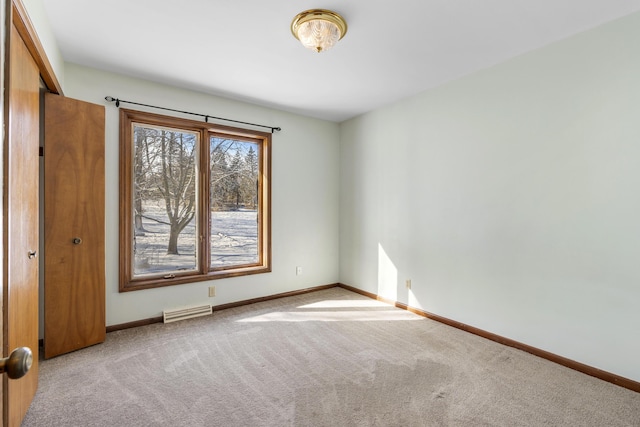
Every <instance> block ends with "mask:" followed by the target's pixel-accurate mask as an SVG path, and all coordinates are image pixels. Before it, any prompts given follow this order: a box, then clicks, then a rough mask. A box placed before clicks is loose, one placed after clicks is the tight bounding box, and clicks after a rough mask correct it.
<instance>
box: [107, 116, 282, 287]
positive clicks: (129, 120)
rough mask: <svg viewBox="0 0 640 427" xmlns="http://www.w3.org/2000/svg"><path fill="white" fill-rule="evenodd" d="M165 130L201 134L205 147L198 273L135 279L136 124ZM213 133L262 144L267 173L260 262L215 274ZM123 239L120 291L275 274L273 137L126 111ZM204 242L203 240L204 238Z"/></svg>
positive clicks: (122, 157)
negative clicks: (211, 180) (211, 184)
mask: <svg viewBox="0 0 640 427" xmlns="http://www.w3.org/2000/svg"><path fill="white" fill-rule="evenodd" d="M134 123H136V124H143V125H150V126H160V127H167V128H174V129H179V130H185V131H189V132H198V133H199V134H200V147H199V152H200V155H199V156H198V160H197V162H198V164H197V168H198V178H199V182H200V185H199V186H198V187H197V188H198V190H197V194H196V197H198V198H199V203H198V209H199V211H198V224H197V227H198V230H199V236H197V242H196V251H197V253H198V254H199V255H198V257H197V260H198V261H197V265H196V271H192V272H187V273H183V274H175V275H173V274H171V275H168V276H173V277H167V278H165V277H162V276H158V277H142V278H135V277H134V276H133V271H132V270H133V267H132V266H133V247H132V244H133V233H134V230H133V222H134V221H133V185H132V184H133V179H134V178H133V155H132V153H133V135H132V133H133V130H132V129H133V124H134ZM212 134H216V135H220V134H222V135H225V136H229V137H232V138H239V139H244V140H251V141H256V142H258V143H259V144H260V147H261V149H260V156H259V163H260V169H261V173H260V174H259V185H258V188H259V190H258V198H259V202H258V218H259V221H258V231H259V232H258V262H257V263H255V264H251V265H245V266H239V267H233V266H230V267H224V268H217V269H210V262H211V261H210V250H211V249H210V248H211V245H210V234H211V230H210V227H209V224H210V222H209V217H210V215H209V212H210V209H209V207H210V201H209V174H210V171H209V158H210V156H209V155H210V153H209V151H210V150H209V137H210V135H212ZM119 174H120V196H119V199H120V212H119V219H120V226H119V227H120V239H119V250H120V255H119V263H120V268H119V290H120V292H127V291H134V290H141V289H150V288H157V287H163V286H173V285H180V284H185V283H194V282H199V281H205V280H214V279H222V278H228V277H235V276H244V275H249V274H260V273H268V272H271V134H270V133H267V132H260V131H254V130H248V129H241V128H236V127H229V126H222V125H218V124H214V123H207V122H198V121H194V120H189V119H183V118H178V117H170V116H164V115H160V114H155V113H148V112H142V111H136V110H128V109H120V172H119ZM198 237H199V238H198Z"/></svg>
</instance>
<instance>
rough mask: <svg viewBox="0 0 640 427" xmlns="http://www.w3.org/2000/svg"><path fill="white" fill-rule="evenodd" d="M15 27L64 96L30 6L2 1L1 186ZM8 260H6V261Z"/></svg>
mask: <svg viewBox="0 0 640 427" xmlns="http://www.w3.org/2000/svg"><path fill="white" fill-rule="evenodd" d="M12 26H15V28H16V30H17V31H18V34H19V36H20V38H22V40H23V42H24V44H25V45H26V47H27V50H28V51H29V53H30V54H31V56H32V57H33V59H34V61H35V63H36V65H37V67H38V71H39V72H40V77H41V79H42V81H43V83H44V86H45V88H46V89H47V90H48V91H50V92H53V93H56V94H59V95H63V91H62V86H61V85H60V82H59V81H58V78H57V77H56V74H55V72H54V70H53V67H52V66H51V63H50V62H49V59H48V57H47V54H46V52H45V49H44V47H43V45H42V43H41V42H40V39H39V37H38V34H37V32H36V29H35V26H34V25H33V23H32V21H31V19H30V18H29V14H28V13H27V9H26V7H25V6H24V4H23V2H22V0H0V82H1V83H0V84H1V85H2V87H1V90H0V131H1V132H2V147H1V149H0V187H2V186H3V185H4V182H3V171H4V169H5V167H6V165H5V162H6V159H5V158H4V149H5V147H6V145H7V134H8V132H7V131H6V129H5V126H6V124H7V123H8V114H9V112H8V111H7V108H6V105H5V101H6V100H5V96H4V94H5V93H6V91H7V90H8V83H7V80H6V79H7V75H6V70H7V69H8V64H9V60H10V59H9V54H8V52H10V46H11V36H10V34H11V28H12ZM2 203H3V201H2V198H0V223H2V221H3V220H4V218H3V216H4V212H5V206H2ZM2 233H3V230H2V227H0V241H4V236H3V235H2ZM5 255H6V248H5V247H4V245H3V244H0V259H2V260H4V258H5ZM4 262H5V261H3V263H4ZM0 270H1V271H2V272H0V279H1V284H0V349H4V345H5V340H4V330H5V324H4V317H5V312H6V307H5V298H4V282H5V280H6V278H5V277H4V274H5V272H4V268H0ZM35 322H36V323H39V319H35ZM10 351H11V349H9V350H8V351H4V350H2V355H1V356H2V357H8V355H9V354H8V353H9V352H10ZM4 387H5V385H4V380H0V415H1V416H2V418H0V420H3V419H4V418H5V416H4V414H5V409H6V408H4V403H3V402H4V400H5V396H4V393H5V390H4Z"/></svg>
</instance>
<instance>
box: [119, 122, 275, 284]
mask: <svg viewBox="0 0 640 427" xmlns="http://www.w3.org/2000/svg"><path fill="white" fill-rule="evenodd" d="M270 153H271V134H269V133H265V132H258V131H252V130H246V129H239V128H232V127H227V126H220V125H215V124H212V123H206V122H204V123H203V122H197V121H193V120H187V119H181V118H175V117H167V116H162V115H158V114H152V113H145V112H139V111H132V110H126V109H121V110H120V291H121V292H122V291H130V290H136V289H146V288H152V287H158V286H167V285H176V284H181V283H190V282H196V281H200V280H210V279H216V278H222V277H230V276H238V275H244V274H256V273H265V272H269V271H271V253H270V252H271V251H270V248H271V245H270V203H269V202H270V165H271V158H270V155H271V154H270Z"/></svg>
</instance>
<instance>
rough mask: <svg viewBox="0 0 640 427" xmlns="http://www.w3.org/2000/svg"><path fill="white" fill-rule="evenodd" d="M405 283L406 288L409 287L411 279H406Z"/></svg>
mask: <svg viewBox="0 0 640 427" xmlns="http://www.w3.org/2000/svg"><path fill="white" fill-rule="evenodd" d="M406 284H407V289H411V279H407V281H406Z"/></svg>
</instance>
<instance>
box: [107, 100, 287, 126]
mask: <svg viewBox="0 0 640 427" xmlns="http://www.w3.org/2000/svg"><path fill="white" fill-rule="evenodd" d="M104 99H105V100H106V101H107V102H115V103H116V107H120V103H125V104H133V105H141V106H143V107H150V108H157V109H159V110H166V111H173V112H175V113H182V114H191V115H192V116H199V117H204V121H205V122H207V123H209V119H215V120H224V121H227V122H233V123H241V124H243V125H249V126H258V127H261V128H267V129H271V133H273V132H274V131H278V132H280V131H281V130H282V128H280V127H274V126H266V125H258V124H255V123H249V122H241V121H239V120H232V119H225V118H223V117H215V116H210V115H208V114H200V113H191V112H189V111H182V110H174V109H173V108H166V107H158V106H155V105H148V104H140V103H138V102H133V101H125V100H124V99H118V98H114V97H113V96H105V97H104Z"/></svg>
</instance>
